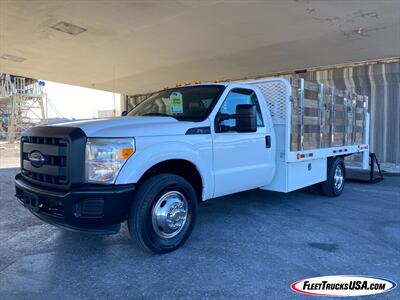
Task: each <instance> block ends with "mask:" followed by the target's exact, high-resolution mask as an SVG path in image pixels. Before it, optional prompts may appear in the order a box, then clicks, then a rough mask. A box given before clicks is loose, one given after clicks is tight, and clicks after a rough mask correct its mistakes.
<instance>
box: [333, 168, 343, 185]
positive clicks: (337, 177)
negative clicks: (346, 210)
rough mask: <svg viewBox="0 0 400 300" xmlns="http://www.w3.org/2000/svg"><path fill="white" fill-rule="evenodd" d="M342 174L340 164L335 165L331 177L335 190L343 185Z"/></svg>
mask: <svg viewBox="0 0 400 300" xmlns="http://www.w3.org/2000/svg"><path fill="white" fill-rule="evenodd" d="M343 181H344V176H343V169H342V167H341V166H340V165H337V166H336V169H335V175H334V177H333V182H334V184H335V188H336V190H340V189H341V188H342V186H343Z"/></svg>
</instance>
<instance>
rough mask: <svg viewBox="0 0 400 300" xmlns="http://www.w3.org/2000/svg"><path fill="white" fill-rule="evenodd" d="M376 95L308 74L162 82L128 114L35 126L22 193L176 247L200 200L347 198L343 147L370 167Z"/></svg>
mask: <svg viewBox="0 0 400 300" xmlns="http://www.w3.org/2000/svg"><path fill="white" fill-rule="evenodd" d="M367 103H368V99H367V98H366V97H364V96H359V95H356V94H354V93H348V92H344V91H339V90H336V89H334V88H329V87H324V86H323V85H318V84H314V83H311V82H305V81H304V80H303V79H291V80H287V79H283V78H266V79H261V80H257V81H248V82H226V83H204V84H194V85H188V86H182V87H177V88H173V89H167V90H163V91H160V92H157V93H155V94H153V95H152V96H150V97H149V98H148V99H146V100H144V101H143V102H142V103H140V104H139V105H137V106H136V107H135V108H133V109H132V110H131V111H129V112H128V113H126V112H124V113H123V116H121V117H118V118H111V119H99V120H86V121H75V122H68V123H61V124H52V125H48V126H40V127H34V128H32V129H30V130H29V131H27V132H26V133H24V135H23V136H22V138H21V173H20V174H18V175H17V176H16V181H15V183H16V196H17V197H18V199H19V200H20V202H21V203H22V204H23V205H24V206H25V207H27V208H28V209H29V210H30V211H31V212H32V213H33V214H34V215H36V216H37V217H39V218H40V219H42V220H44V221H46V222H48V223H52V224H55V225H58V226H60V227H64V228H67V229H73V230H82V231H89V232H102V233H113V232H117V231H118V230H119V228H120V224H121V222H124V221H126V220H127V223H128V227H129V232H130V234H131V236H132V238H133V239H134V240H135V241H136V242H137V243H138V244H139V245H140V246H141V247H143V248H144V249H147V250H150V251H153V252H156V253H166V252H170V251H173V250H175V249H177V248H178V247H180V246H181V245H182V244H183V243H184V242H185V240H186V239H187V238H188V237H189V235H190V233H191V231H192V229H193V226H194V223H195V219H196V208H197V203H198V202H199V201H205V200H208V199H211V198H215V197H220V196H224V195H229V194H232V193H236V192H241V191H245V190H250V189H255V188H260V189H264V190H272V191H279V192H284V193H287V192H290V191H293V190H297V189H300V188H303V187H307V186H314V187H315V188H316V189H319V190H320V191H321V192H322V193H323V194H325V195H327V196H338V195H340V194H341V193H342V191H343V188H344V183H345V166H344V156H347V155H350V154H354V153H361V152H364V153H365V154H364V167H365V165H366V164H367V159H368V126H369V125H368V122H369V121H368V120H369V117H368V113H367Z"/></svg>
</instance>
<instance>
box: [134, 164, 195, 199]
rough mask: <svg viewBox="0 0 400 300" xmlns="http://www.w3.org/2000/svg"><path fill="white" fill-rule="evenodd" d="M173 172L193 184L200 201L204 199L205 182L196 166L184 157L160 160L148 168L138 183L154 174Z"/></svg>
mask: <svg viewBox="0 0 400 300" xmlns="http://www.w3.org/2000/svg"><path fill="white" fill-rule="evenodd" d="M160 173H171V174H175V175H178V176H181V177H183V178H185V179H186V180H187V181H189V183H190V184H191V185H192V186H193V188H194V190H195V192H196V195H197V199H198V201H201V200H202V193H203V182H202V179H201V175H200V173H199V171H198V170H197V168H196V166H195V165H194V164H193V163H191V162H189V161H187V160H183V159H170V160H166V161H163V162H160V163H158V164H156V165H154V166H152V167H151V168H150V169H148V170H147V171H146V172H145V173H144V174H143V176H142V177H141V178H140V180H139V182H138V184H140V183H141V182H143V181H145V180H146V179H147V178H149V177H151V176H152V175H154V174H160Z"/></svg>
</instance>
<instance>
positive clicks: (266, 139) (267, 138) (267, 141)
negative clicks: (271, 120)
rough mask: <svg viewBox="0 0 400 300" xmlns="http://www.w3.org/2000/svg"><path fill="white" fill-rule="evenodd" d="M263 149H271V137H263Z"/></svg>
mask: <svg viewBox="0 0 400 300" xmlns="http://www.w3.org/2000/svg"><path fill="white" fill-rule="evenodd" d="M265 148H271V136H270V135H267V136H265Z"/></svg>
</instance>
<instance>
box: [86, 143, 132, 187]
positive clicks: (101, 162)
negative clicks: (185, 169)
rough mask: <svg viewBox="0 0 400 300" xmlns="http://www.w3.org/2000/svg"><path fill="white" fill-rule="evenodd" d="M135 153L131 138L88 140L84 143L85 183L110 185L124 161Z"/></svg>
mask: <svg viewBox="0 0 400 300" xmlns="http://www.w3.org/2000/svg"><path fill="white" fill-rule="evenodd" d="M133 153H135V140H134V139H133V138H123V139H122V138H121V139H114V138H89V139H87V142H86V161H85V164H86V180H87V182H96V183H106V184H112V183H114V182H115V179H116V178H117V176H118V173H119V171H120V169H121V168H122V166H123V165H124V163H125V161H126V160H127V159H128V158H129V157H130V156H131V155H132V154H133Z"/></svg>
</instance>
